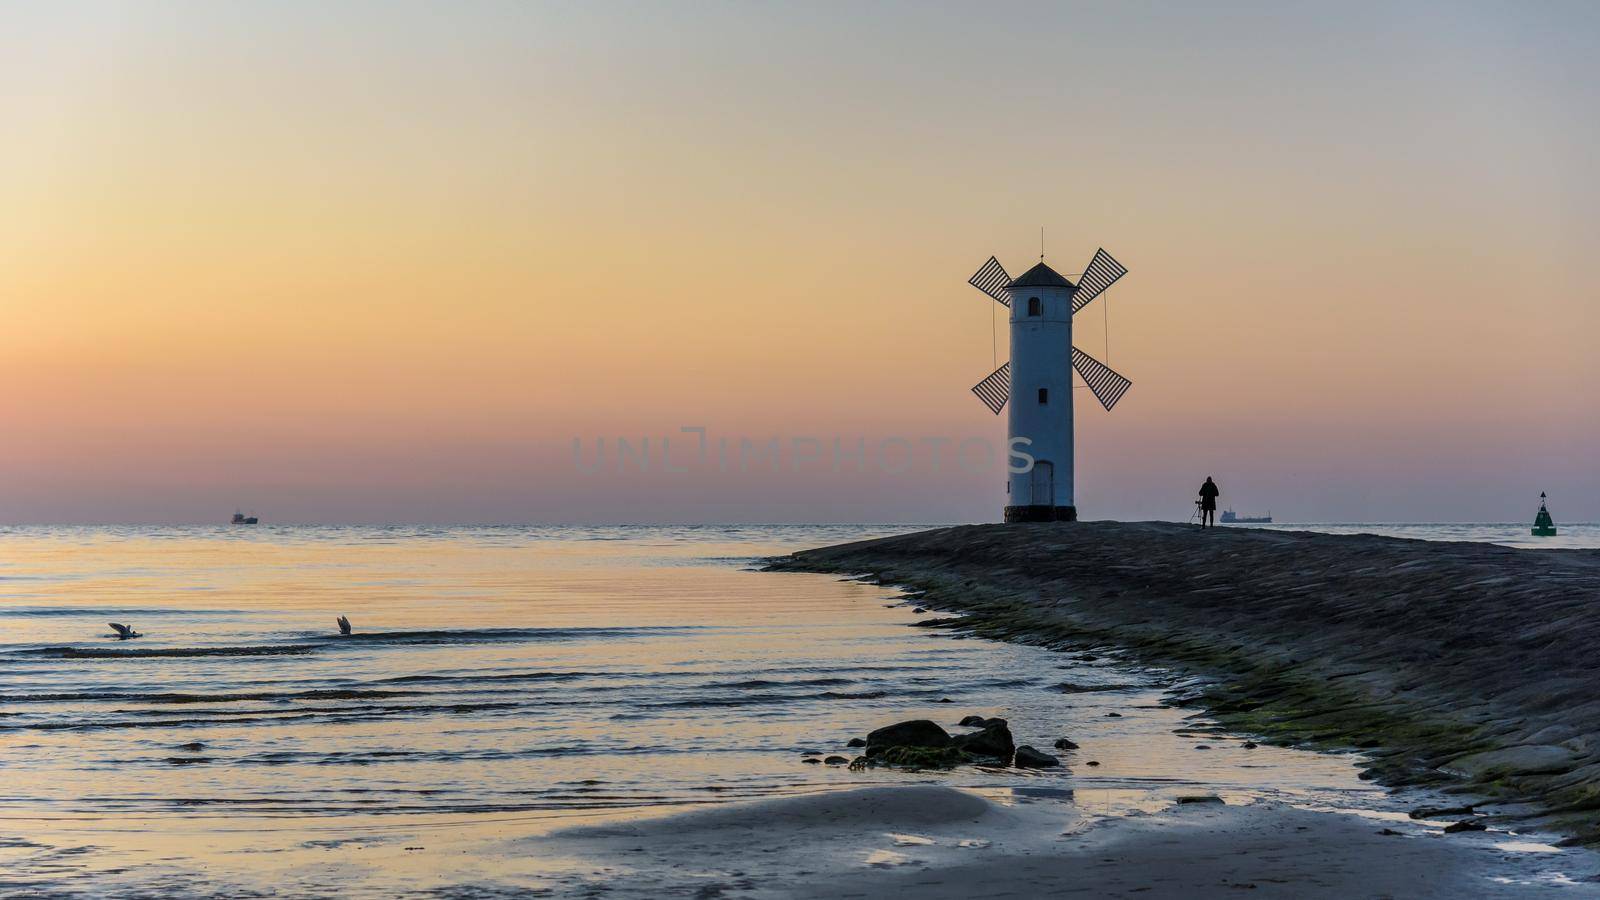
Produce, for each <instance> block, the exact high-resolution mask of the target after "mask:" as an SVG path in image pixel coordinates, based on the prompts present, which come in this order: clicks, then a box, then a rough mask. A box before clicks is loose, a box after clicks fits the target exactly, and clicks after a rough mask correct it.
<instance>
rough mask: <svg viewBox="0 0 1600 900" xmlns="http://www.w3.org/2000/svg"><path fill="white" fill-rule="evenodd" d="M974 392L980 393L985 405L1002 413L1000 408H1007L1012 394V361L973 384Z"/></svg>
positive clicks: (996, 412)
mask: <svg viewBox="0 0 1600 900" xmlns="http://www.w3.org/2000/svg"><path fill="white" fill-rule="evenodd" d="M972 392H973V393H974V394H977V395H978V399H979V400H982V401H983V405H984V406H987V407H989V409H991V410H993V411H994V414H995V415H997V416H998V415H1000V410H1002V409H1004V408H1005V405H1006V400H1007V399H1008V398H1009V397H1010V396H1011V363H1010V362H1009V361H1007V362H1006V364H1005V365H1003V366H1001V367H1000V368H998V369H995V370H994V371H993V372H990V373H989V377H988V378H985V379H984V380H982V381H980V382H978V383H977V384H975V385H973V386H972Z"/></svg>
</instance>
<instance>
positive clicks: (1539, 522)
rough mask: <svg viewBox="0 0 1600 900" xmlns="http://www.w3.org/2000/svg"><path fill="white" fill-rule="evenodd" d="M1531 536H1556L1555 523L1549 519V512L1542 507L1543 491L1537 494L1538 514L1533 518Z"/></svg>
mask: <svg viewBox="0 0 1600 900" xmlns="http://www.w3.org/2000/svg"><path fill="white" fill-rule="evenodd" d="M1533 536H1534V537H1555V536H1556V522H1555V520H1554V519H1552V518H1550V510H1549V508H1547V507H1546V506H1545V505H1544V491H1540V492H1539V513H1538V515H1536V516H1534V517H1533Z"/></svg>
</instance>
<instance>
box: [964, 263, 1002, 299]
mask: <svg viewBox="0 0 1600 900" xmlns="http://www.w3.org/2000/svg"><path fill="white" fill-rule="evenodd" d="M1010 283H1011V276H1010V275H1008V274H1006V267H1005V266H1002V265H1000V260H998V259H995V258H994V257H992V256H991V257H989V261H988V262H986V263H984V264H983V266H982V267H981V268H979V269H978V272H977V274H975V275H973V276H972V277H971V278H968V279H967V284H970V285H972V286H973V287H975V288H977V289H978V290H980V291H983V292H984V293H985V294H988V295H989V296H991V297H993V298H994V299H995V300H997V301H999V302H1000V305H1001V306H1004V307H1007V308H1010V306H1011V298H1010V297H1007V296H1006V291H1005V287H1006V285H1008V284H1010Z"/></svg>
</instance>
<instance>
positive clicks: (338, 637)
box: [319, 626, 693, 644]
mask: <svg viewBox="0 0 1600 900" xmlns="http://www.w3.org/2000/svg"><path fill="white" fill-rule="evenodd" d="M688 630H693V629H691V628H687V627H681V626H673V627H661V628H441V629H434V630H427V631H358V632H356V633H355V634H329V635H321V636H319V638H320V639H321V640H322V641H325V642H328V643H356V644H477V643H490V642H494V641H562V640H583V639H585V638H605V639H615V638H638V637H656V636H658V635H662V634H673V633H677V632H682V631H688Z"/></svg>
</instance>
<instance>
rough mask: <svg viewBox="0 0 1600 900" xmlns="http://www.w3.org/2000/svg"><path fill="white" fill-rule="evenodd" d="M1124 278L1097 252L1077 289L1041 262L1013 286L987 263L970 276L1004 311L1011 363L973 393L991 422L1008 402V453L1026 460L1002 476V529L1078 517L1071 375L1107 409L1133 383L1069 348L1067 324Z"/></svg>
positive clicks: (993, 263) (1119, 267)
mask: <svg viewBox="0 0 1600 900" xmlns="http://www.w3.org/2000/svg"><path fill="white" fill-rule="evenodd" d="M1127 272H1128V270H1127V269H1124V268H1123V267H1122V265H1121V264H1120V263H1118V262H1117V261H1116V260H1114V259H1112V258H1111V255H1110V254H1109V253H1106V252H1105V251H1104V250H1100V251H1098V252H1096V253H1095V255H1094V259H1093V260H1091V261H1090V262H1089V265H1088V267H1087V268H1086V269H1085V270H1084V273H1083V275H1082V276H1081V277H1080V279H1079V281H1078V283H1077V284H1073V283H1072V282H1071V281H1069V280H1068V279H1067V278H1066V276H1064V275H1062V274H1061V273H1060V272H1057V271H1056V270H1055V269H1052V268H1050V267H1049V266H1048V265H1045V263H1044V261H1043V260H1042V259H1041V260H1040V262H1039V264H1038V265H1036V266H1034V267H1033V268H1031V269H1029V270H1028V271H1026V272H1024V273H1023V274H1022V275H1021V276H1020V277H1018V278H1015V279H1013V278H1011V277H1010V276H1009V275H1007V274H1006V271H1005V269H1004V268H1003V267H1002V266H1001V265H1000V263H999V261H998V260H996V259H995V258H994V257H992V256H991V257H990V258H989V261H988V262H987V263H985V264H984V266H983V268H981V269H979V270H978V273H977V274H976V275H974V276H972V279H971V283H972V284H973V285H974V286H975V287H977V288H978V289H979V290H981V291H983V292H984V293H986V294H988V295H989V296H991V297H993V298H994V299H995V300H998V301H999V302H1000V303H1002V304H1004V305H1005V306H1007V307H1009V309H1010V312H1011V316H1010V321H1011V360H1010V361H1009V362H1007V363H1006V364H1005V365H1003V366H1001V367H1000V368H998V369H996V370H995V371H994V372H993V373H992V374H990V375H989V377H988V378H985V379H984V380H983V381H980V382H978V384H977V386H975V387H974V388H973V389H972V392H973V393H974V394H977V395H978V399H980V400H982V401H983V402H984V403H985V404H986V405H987V406H988V407H989V408H990V409H991V410H993V411H994V413H995V414H996V415H999V413H1000V410H1001V409H1002V408H1004V407H1005V405H1006V404H1007V402H1009V403H1010V405H1011V412H1010V415H1009V416H1008V417H1007V436H1008V437H1009V438H1010V440H1011V444H1010V446H1012V447H1017V448H1019V449H1021V450H1023V451H1024V452H1026V453H1027V454H1028V455H1029V456H1031V457H1032V458H1033V464H1032V465H1031V466H1028V467H1026V470H1025V471H1011V472H1008V475H1007V483H1006V504H1005V520H1006V521H1007V522H1057V521H1065V522H1071V521H1075V520H1076V519H1077V518H1078V506H1077V502H1076V500H1075V499H1074V496H1073V459H1072V425H1073V423H1072V370H1073V369H1074V368H1076V369H1077V370H1078V374H1079V375H1081V376H1083V381H1084V384H1086V385H1087V386H1088V387H1089V389H1090V390H1091V391H1093V392H1094V395H1095V397H1096V398H1097V399H1099V401H1100V403H1101V404H1102V405H1103V406H1105V408H1106V409H1107V410H1109V409H1111V407H1113V406H1115V405H1116V402H1117V401H1118V400H1120V399H1122V395H1123V394H1125V393H1127V391H1128V388H1129V387H1130V386H1131V385H1132V382H1130V381H1129V380H1128V379H1126V378H1123V377H1122V376H1121V375H1118V374H1117V373H1116V372H1114V371H1112V370H1111V368H1110V367H1109V366H1106V365H1105V364H1104V363H1102V362H1100V361H1099V360H1096V359H1094V358H1093V357H1091V356H1089V355H1088V354H1087V353H1084V352H1083V351H1082V350H1079V349H1078V348H1076V347H1074V346H1072V317H1073V315H1074V314H1075V313H1076V312H1077V311H1078V310H1080V309H1082V308H1083V307H1085V306H1087V305H1088V303H1089V301H1091V300H1093V299H1094V298H1095V297H1097V296H1099V295H1100V294H1101V293H1102V292H1104V291H1105V289H1106V288H1108V287H1110V286H1111V284H1112V283H1113V282H1115V281H1116V280H1117V279H1119V278H1121V277H1122V276H1123V275H1126V274H1127Z"/></svg>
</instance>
